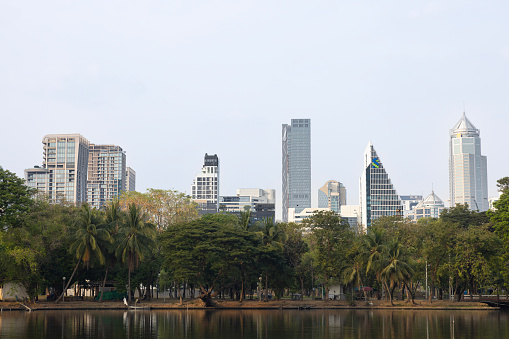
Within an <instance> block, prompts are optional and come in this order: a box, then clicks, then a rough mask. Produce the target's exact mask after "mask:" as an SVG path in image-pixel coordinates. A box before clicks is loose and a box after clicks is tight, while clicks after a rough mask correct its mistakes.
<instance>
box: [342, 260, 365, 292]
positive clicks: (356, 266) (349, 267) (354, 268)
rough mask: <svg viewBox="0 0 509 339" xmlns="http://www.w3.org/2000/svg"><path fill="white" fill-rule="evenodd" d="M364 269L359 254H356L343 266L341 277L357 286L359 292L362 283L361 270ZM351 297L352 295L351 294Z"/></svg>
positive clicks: (347, 282)
mask: <svg viewBox="0 0 509 339" xmlns="http://www.w3.org/2000/svg"><path fill="white" fill-rule="evenodd" d="M363 271H364V263H363V259H362V257H361V255H357V256H355V257H354V258H352V259H350V260H349V261H347V263H346V266H345V267H344V268H343V271H342V277H343V281H344V282H345V283H346V284H350V283H353V284H354V285H357V286H358V287H359V293H360V292H361V286H363V283H362V272H363ZM363 292H364V299H366V291H363ZM352 297H353V296H352Z"/></svg>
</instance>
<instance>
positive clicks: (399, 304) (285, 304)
mask: <svg viewBox="0 0 509 339" xmlns="http://www.w3.org/2000/svg"><path fill="white" fill-rule="evenodd" d="M369 303H370V304H368V303H367V302H365V301H356V305H355V306H351V305H349V304H348V303H347V302H346V301H322V300H302V301H294V300H286V299H283V300H275V301H268V302H261V301H257V300H244V301H243V302H240V301H226V300H214V304H215V306H213V307H205V306H204V305H203V303H202V301H201V300H199V299H186V300H183V303H182V305H181V304H180V303H179V300H175V299H171V300H169V301H166V302H165V301H163V300H162V299H152V300H149V301H145V300H143V301H141V302H140V303H138V304H136V306H137V307H140V308H139V309H132V308H131V309H129V308H128V307H127V306H125V305H124V303H123V301H104V302H101V303H99V302H97V301H66V302H61V303H59V304H55V303H54V302H52V301H42V302H36V303H34V304H26V305H27V306H28V307H29V308H30V309H31V311H59V310H62V311H63V310H66V311H69V310H76V311H86V310H131V311H136V312H139V311H147V310H151V311H153V310H302V311H310V310H333V309H338V310H340V309H341V310H344V309H348V310H394V311H417V310H427V311H429V310H454V311H498V310H501V308H500V307H490V306H488V305H486V304H485V303H480V302H459V303H458V302H452V301H448V300H445V301H444V300H437V301H434V302H433V303H429V302H428V301H423V300H417V301H416V304H415V305H407V304H406V303H405V302H404V301H396V302H395V303H394V306H391V305H390V304H389V303H388V302H386V301H384V300H373V301H369ZM131 306H134V304H132V305H131ZM10 311H24V312H28V310H27V309H26V307H24V306H23V305H22V304H20V303H18V302H0V315H1V313H2V312H10Z"/></svg>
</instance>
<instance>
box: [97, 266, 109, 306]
mask: <svg viewBox="0 0 509 339" xmlns="http://www.w3.org/2000/svg"><path fill="white" fill-rule="evenodd" d="M107 276H108V265H106V274H105V275H104V280H103V288H102V290H101V296H100V297H99V302H102V301H103V293H104V287H105V286H106V277H107Z"/></svg>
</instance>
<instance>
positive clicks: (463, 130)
mask: <svg viewBox="0 0 509 339" xmlns="http://www.w3.org/2000/svg"><path fill="white" fill-rule="evenodd" d="M449 135H450V141H449V198H450V206H451V207H454V206H456V204H468V207H469V208H470V209H471V210H479V211H480V212H483V211H486V210H488V208H489V202H488V172H487V159H486V156H484V155H481V138H480V133H479V130H478V129H477V128H476V127H475V126H474V125H473V124H472V123H471V122H470V120H468V119H467V117H466V116H465V113H463V116H462V117H461V119H460V120H459V121H458V122H457V123H456V125H454V127H453V128H452V129H451V130H450V133H449Z"/></svg>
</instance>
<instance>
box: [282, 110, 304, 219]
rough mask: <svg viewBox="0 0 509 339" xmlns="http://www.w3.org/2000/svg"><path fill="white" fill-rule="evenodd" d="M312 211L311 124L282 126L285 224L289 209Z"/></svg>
mask: <svg viewBox="0 0 509 339" xmlns="http://www.w3.org/2000/svg"><path fill="white" fill-rule="evenodd" d="M307 207H311V120H310V119H292V123H291V125H287V124H283V221H284V222H286V221H288V209H289V208H295V213H300V212H301V211H302V210H303V209H304V208H307Z"/></svg>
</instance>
